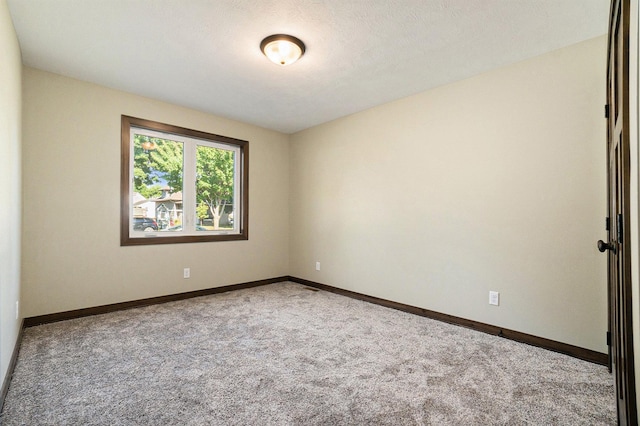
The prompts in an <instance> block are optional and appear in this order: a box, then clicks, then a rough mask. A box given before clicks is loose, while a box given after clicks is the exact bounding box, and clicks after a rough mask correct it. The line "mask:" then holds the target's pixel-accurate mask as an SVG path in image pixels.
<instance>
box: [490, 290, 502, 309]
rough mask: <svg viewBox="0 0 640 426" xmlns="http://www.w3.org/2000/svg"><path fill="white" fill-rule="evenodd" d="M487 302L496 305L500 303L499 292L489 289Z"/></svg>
mask: <svg viewBox="0 0 640 426" xmlns="http://www.w3.org/2000/svg"><path fill="white" fill-rule="evenodd" d="M489 304H490V305H496V306H498V305H500V293H498V292H497V291H490V292H489Z"/></svg>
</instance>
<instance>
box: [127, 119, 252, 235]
mask: <svg viewBox="0 0 640 426" xmlns="http://www.w3.org/2000/svg"><path fill="white" fill-rule="evenodd" d="M121 142H122V166H121V167H122V170H121V176H122V177H121V204H122V206H121V224H120V230H121V232H120V244H121V245H123V246H125V245H145V244H172V243H191V242H205V241H228V240H246V239H248V217H249V214H248V175H249V173H248V165H249V157H248V155H249V142H247V141H242V140H239V139H234V138H229V137H226V136H219V135H214V134H211V133H205V132H200V131H197V130H190V129H185V128H182V127H177V126H172V125H168V124H163V123H158V122H155V121H150V120H144V119H140V118H134V117H129V116H125V115H123V116H122V141H121Z"/></svg>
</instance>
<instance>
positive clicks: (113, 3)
mask: <svg viewBox="0 0 640 426" xmlns="http://www.w3.org/2000/svg"><path fill="white" fill-rule="evenodd" d="M8 4H9V8H10V11H11V16H12V18H13V22H14V25H15V28H16V31H17V34H18V39H19V41H20V46H21V49H22V55H23V60H24V63H25V64H26V65H28V66H31V67H35V68H39V69H43V70H46V71H51V72H54V73H58V74H62V75H66V76H70V77H74V78H77V79H80V80H86V81H90V82H94V83H97V84H100V85H104V86H108V87H112V88H115V89H120V90H124V91H127V92H131V93H136V94H140V95H143V96H148V97H151V98H155V99H160V100H163V101H167V102H171V103H174V104H178V105H184V106H187V107H191V108H195V109H198V110H202V111H206V112H210V113H213V114H216V115H219V116H223V117H228V118H232V119H236V120H240V121H243V122H246V123H252V124H256V125H259V126H262V127H266V128H269V129H274V130H279V131H281V132H285V133H293V132H296V131H299V130H302V129H306V128H308V127H311V126H314V125H317V124H320V123H324V122H327V121H330V120H333V119H335V118H338V117H342V116H345V115H348V114H352V113H355V112H358V111H362V110H364V109H367V108H370V107H372V106H375V105H379V104H382V103H385V102H389V101H392V100H395V99H399V98H402V97H405V96H408V95H412V94H415V93H419V92H421V91H424V90H426V89H430V88H433V87H436V86H440V85H443V84H447V83H450V82H453V81H457V80H461V79H464V78H467V77H470V76H473V75H476V74H479V73H482V72H485V71H488V70H491V69H494V68H497V67H500V66H503V65H506V64H510V63H514V62H517V61H520V60H523V59H526V58H530V57H533V56H536V55H539V54H542V53H545V52H548V51H551V50H555V49H558V48H561V47H564V46H568V45H571V44H574V43H577V42H580V41H583V40H587V39H590V38H593V37H597V36H600V35H603V34H605V33H606V30H607V19H608V12H609V1H608V0H352V1H349V0H181V1H179V0H8ZM274 33H288V34H291V35H294V36H296V37H298V38H300V39H302V40H303V41H304V43H305V44H306V46H307V52H306V54H305V55H304V56H303V58H302V59H301V60H300V61H298V62H297V63H295V64H293V65H290V66H287V67H279V66H277V65H274V64H273V63H271V62H270V61H268V60H267V59H266V58H265V57H264V56H263V55H262V53H261V52H260V50H259V45H260V41H261V40H262V39H263V38H264V37H266V36H268V35H270V34H274ZM604 60H605V58H604V57H603V61H604Z"/></svg>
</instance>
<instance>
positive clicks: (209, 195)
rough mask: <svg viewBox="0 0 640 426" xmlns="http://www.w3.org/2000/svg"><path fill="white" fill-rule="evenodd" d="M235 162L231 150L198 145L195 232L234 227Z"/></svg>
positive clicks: (233, 153)
mask: <svg viewBox="0 0 640 426" xmlns="http://www.w3.org/2000/svg"><path fill="white" fill-rule="evenodd" d="M234 164H235V152H234V151H231V150H228V149H221V148H213V147H210V146H203V145H198V148H197V152H196V205H197V207H196V215H197V219H198V221H197V225H196V230H197V231H209V230H225V229H228V230H232V229H233V220H234V217H233V215H234V211H233V195H234V187H233V184H234V173H235V170H234Z"/></svg>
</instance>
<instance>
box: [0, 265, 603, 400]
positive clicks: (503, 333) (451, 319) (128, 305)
mask: <svg viewBox="0 0 640 426" xmlns="http://www.w3.org/2000/svg"><path fill="white" fill-rule="evenodd" d="M282 281H292V282H295V283H298V284H303V285H306V286H309V287H313V288H318V289H321V290H325V291H329V292H332V293H336V294H340V295H343V296H347V297H351V298H354V299H358V300H363V301H365V302H369V303H375V304H376V305H380V306H385V307H387V308H392V309H397V310H400V311H403V312H408V313H411V314H415V315H420V316H423V317H427V318H431V319H435V320H438V321H443V322H446V323H449V324H454V325H459V326H462V327H467V328H471V329H473V330H477V331H481V332H483V333H487V334H492V335H495V336H500V337H504V338H506V339H510V340H514V341H517V342H521V343H526V344H528V345H532V346H537V347H540V348H543V349H548V350H551V351H554V352H559V353H562V354H565V355H569V356H572V357H575V358H578V359H582V360H585V361H589V362H593V363H596V364H601V365H608V360H609V358H608V355H607V354H604V353H601V352H596V351H592V350H590V349H585V348H581V347H579V346H574V345H570V344H567V343H562V342H558V341H555V340H550V339H545V338H543V337H538V336H534V335H531V334H527V333H522V332H519V331H515V330H509V329H507V328H502V327H498V326H495V325H491V324H485V323H482V322H478V321H473V320H469V319H466V318H461V317H456V316H454V315H448V314H443V313H441V312H436V311H431V310H429V309H424V308H419V307H417V306H411V305H406V304H404V303H398V302H393V301H391V300H386V299H381V298H379V297H375V296H368V295H366V294H362V293H357V292H355V291H351V290H344V289H341V288H338V287H333V286H330V285H327V284H321V283H318V282H315V281H310V280H305V279H302V278H297V277H292V276H288V275H287V276H282V277H276V278H269V279H266V280H258V281H251V282H247V283H241V284H233V285H227V286H223V287H214V288H208V289H204V290H196V291H189V292H186V293H178V294H171V295H167V296H158V297H151V298H148V299H140V300H133V301H130V302H121V303H114V304H110V305H102V306H95V307H91V308H84V309H77V310H73V311H66V312H58V313H54V314H47V315H40V316H37V317H30V318H25V319H24V321H23V327H32V326H35V325H40V324H48V323H52V322H57V321H64V320H69V319H73V318H81V317H86V316H91V315H100V314H106V313H109V312H115V311H121V310H124V309H132V308H138V307H142V306H148V305H156V304H159V303H166V302H173V301H177V300H184V299H190V298H192V297H200V296H207V295H210V294H217V293H224V292H227V291H233V290H241V289H244V288H251V287H258V286H262V285H267V284H273V283H278V282H282ZM20 336H22V334H21V335H20ZM20 340H21V337H20ZM17 347H18V345H17V346H16V348H17ZM16 356H17V349H16V351H15V352H14V357H16ZM12 362H15V361H13V360H12ZM11 371H13V370H11ZM5 382H6V379H5ZM6 385H7V388H8V383H7V384H6ZM2 391H3V394H2V395H3V396H2V398H3V399H2V401H4V392H5V388H4V384H3V388H2Z"/></svg>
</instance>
